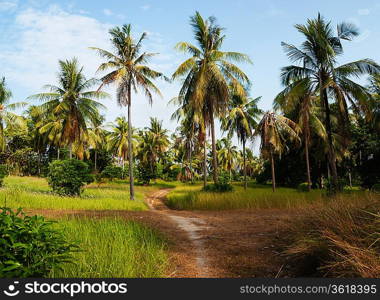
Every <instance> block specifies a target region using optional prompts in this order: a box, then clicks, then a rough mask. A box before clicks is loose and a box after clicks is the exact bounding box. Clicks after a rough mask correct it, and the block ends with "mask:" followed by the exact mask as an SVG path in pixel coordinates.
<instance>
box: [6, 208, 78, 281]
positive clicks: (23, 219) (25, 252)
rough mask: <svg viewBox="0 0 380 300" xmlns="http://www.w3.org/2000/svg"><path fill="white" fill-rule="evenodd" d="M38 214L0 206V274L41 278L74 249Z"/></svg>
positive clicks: (66, 257) (69, 255)
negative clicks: (34, 214) (28, 214)
mask: <svg viewBox="0 0 380 300" xmlns="http://www.w3.org/2000/svg"><path fill="white" fill-rule="evenodd" d="M52 223H53V222H51V221H46V220H45V219H44V217H42V216H27V215H25V214H24V213H23V212H22V210H21V209H18V210H17V211H16V212H14V211H13V210H11V209H9V208H0V257H1V260H0V277H2V278H3V277H12V278H15V277H44V276H47V275H48V274H49V273H50V271H52V270H53V269H60V266H61V265H62V263H65V262H72V260H71V253H72V252H73V251H75V250H76V249H77V246H76V245H75V244H73V243H69V242H67V241H66V240H65V238H64V236H63V234H62V233H61V232H60V231H57V230H56V229H55V228H53V226H52V225H53V224H52Z"/></svg>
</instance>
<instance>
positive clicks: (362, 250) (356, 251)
mask: <svg viewBox="0 0 380 300" xmlns="http://www.w3.org/2000/svg"><path fill="white" fill-rule="evenodd" d="M299 215H301V217H299V218H296V219H292V220H289V224H288V227H287V228H285V229H284V233H285V235H284V237H283V238H282V241H281V244H282V247H283V249H284V252H283V253H284V256H285V257H286V259H287V262H288V266H289V268H290V270H291V271H290V272H291V273H292V274H293V276H325V277H366V278H379V277H380V196H379V195H375V194H367V195H366V196H362V197H352V198H351V199H348V198H347V197H337V198H335V199H333V200H331V202H330V203H328V204H324V205H322V204H318V205H315V206H314V207H313V209H310V208H309V209H300V210H299Z"/></svg>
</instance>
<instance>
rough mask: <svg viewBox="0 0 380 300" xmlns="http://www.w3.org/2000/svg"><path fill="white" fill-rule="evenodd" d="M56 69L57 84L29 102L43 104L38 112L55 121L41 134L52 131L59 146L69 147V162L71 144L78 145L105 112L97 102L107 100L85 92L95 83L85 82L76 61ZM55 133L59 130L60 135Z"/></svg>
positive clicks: (101, 95)
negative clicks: (89, 128)
mask: <svg viewBox="0 0 380 300" xmlns="http://www.w3.org/2000/svg"><path fill="white" fill-rule="evenodd" d="M59 67H60V70H59V73H58V84H57V85H46V86H45V89H48V90H49V92H46V93H40V94H35V95H32V96H30V97H28V99H31V100H33V99H38V100H41V101H44V103H43V104H42V105H41V108H42V109H43V110H44V111H45V113H46V114H47V115H51V116H53V118H54V119H53V120H51V121H50V122H49V123H47V124H46V125H45V128H44V129H41V130H42V131H43V132H44V131H45V130H46V131H49V132H52V130H53V129H54V130H53V131H54V132H55V134H54V135H55V136H56V137H59V144H64V145H67V146H68V147H69V151H70V158H72V150H73V149H72V145H73V143H75V142H78V141H81V138H82V137H83V136H84V135H85V134H87V129H88V126H89V125H90V124H95V123H96V122H97V121H98V119H99V116H100V115H99V109H103V108H105V107H104V106H103V105H102V104H101V103H99V102H98V101H96V100H99V99H104V98H107V97H108V94H107V93H105V92H101V91H89V90H88V89H89V88H90V87H92V86H93V85H95V84H96V83H97V80H96V79H94V78H92V79H88V80H87V79H86V77H85V76H84V74H83V67H79V64H78V60H77V59H76V58H73V59H71V60H65V61H62V60H60V61H59ZM57 130H60V132H59V134H58V132H57ZM46 131H45V132H46Z"/></svg>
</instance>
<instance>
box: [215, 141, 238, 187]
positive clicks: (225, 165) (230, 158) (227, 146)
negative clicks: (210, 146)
mask: <svg viewBox="0 0 380 300" xmlns="http://www.w3.org/2000/svg"><path fill="white" fill-rule="evenodd" d="M217 149H218V163H219V164H220V166H221V167H222V169H223V170H226V171H227V172H229V174H230V180H232V169H233V168H234V167H235V165H236V161H237V159H238V156H239V151H238V149H237V147H236V146H235V145H233V144H232V142H231V140H230V139H227V138H223V139H221V140H219V141H218V142H217Z"/></svg>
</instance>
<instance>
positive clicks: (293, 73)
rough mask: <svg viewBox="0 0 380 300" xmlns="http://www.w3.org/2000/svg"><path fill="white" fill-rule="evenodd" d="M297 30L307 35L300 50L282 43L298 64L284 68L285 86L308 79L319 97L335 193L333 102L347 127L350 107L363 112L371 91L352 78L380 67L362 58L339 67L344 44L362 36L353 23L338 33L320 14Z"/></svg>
mask: <svg viewBox="0 0 380 300" xmlns="http://www.w3.org/2000/svg"><path fill="white" fill-rule="evenodd" d="M295 28H296V29H297V30H298V31H299V32H300V33H301V34H303V35H304V37H305V41H304V42H303V43H302V45H301V47H300V48H297V47H296V46H294V45H291V44H287V43H284V42H283V43H282V46H283V48H284V51H285V52H286V54H287V56H288V57H289V59H290V60H291V61H292V62H295V63H297V65H291V66H287V67H284V68H283V69H282V72H281V78H282V81H283V83H284V85H285V86H288V85H289V84H295V82H297V81H299V80H303V79H305V78H307V79H309V81H310V84H311V89H312V91H313V93H314V95H316V94H319V97H320V101H321V105H322V106H323V108H324V110H325V127H326V131H327V135H328V146H329V153H328V161H329V165H330V168H331V172H332V182H333V186H334V190H335V189H336V188H337V187H338V174H337V170H336V154H335V150H334V147H333V137H332V135H333V134H332V128H331V111H330V104H329V99H334V100H335V101H336V103H337V106H338V108H339V116H340V119H341V124H343V126H345V124H348V122H347V120H348V105H347V104H348V103H350V104H351V105H352V106H353V107H354V109H359V108H360V106H361V102H362V101H363V99H367V98H368V92H367V90H366V89H365V88H364V87H363V86H361V85H359V84H358V83H356V82H354V81H353V80H352V79H351V78H352V77H359V76H361V75H363V74H376V73H379V72H380V66H379V65H378V64H376V63H375V62H374V61H372V60H370V59H361V60H357V61H354V62H350V63H346V64H344V65H341V66H337V59H338V57H339V56H341V55H342V54H343V46H342V43H341V41H342V40H347V41H350V40H352V39H353V38H354V37H355V36H357V35H358V31H357V29H356V27H355V26H354V25H353V24H350V23H341V24H339V25H338V26H337V31H336V32H335V31H334V30H333V27H332V25H331V23H330V22H326V21H325V20H324V18H323V17H321V16H320V15H319V14H318V17H317V18H316V19H309V20H308V21H307V24H306V25H296V26H295ZM345 131H347V130H345Z"/></svg>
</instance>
